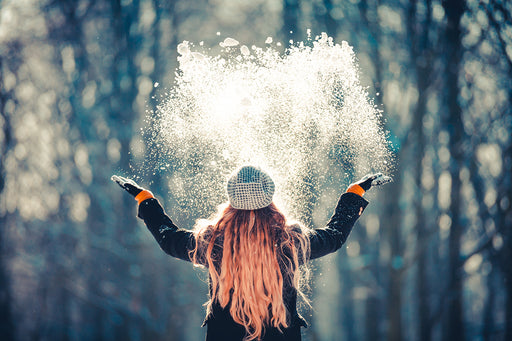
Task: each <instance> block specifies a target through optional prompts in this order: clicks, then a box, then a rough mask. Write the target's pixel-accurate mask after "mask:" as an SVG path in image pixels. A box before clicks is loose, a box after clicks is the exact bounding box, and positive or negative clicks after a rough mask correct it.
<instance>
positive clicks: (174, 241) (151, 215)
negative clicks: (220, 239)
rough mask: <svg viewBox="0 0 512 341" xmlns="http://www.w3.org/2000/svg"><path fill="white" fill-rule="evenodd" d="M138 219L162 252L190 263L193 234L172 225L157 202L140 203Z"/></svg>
mask: <svg viewBox="0 0 512 341" xmlns="http://www.w3.org/2000/svg"><path fill="white" fill-rule="evenodd" d="M138 217H139V218H141V219H142V220H144V223H145V224H146V226H147V227H148V229H149V231H150V232H151V234H152V235H153V237H155V239H156V241H157V242H158V245H160V247H161V248H162V250H164V251H165V252H166V253H167V254H169V255H171V256H173V257H176V258H179V259H183V260H185V261H190V257H189V251H190V250H193V249H194V247H195V239H194V234H193V233H192V232H191V231H189V230H185V229H182V228H179V227H177V226H176V225H174V223H173V222H172V220H171V219H170V218H169V217H168V216H167V214H165V212H164V209H163V208H162V206H161V205H160V203H159V202H158V200H156V199H155V198H152V199H148V200H144V201H143V202H141V203H140V205H139V214H138Z"/></svg>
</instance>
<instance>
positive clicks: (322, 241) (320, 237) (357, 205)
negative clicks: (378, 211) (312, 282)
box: [309, 173, 391, 259]
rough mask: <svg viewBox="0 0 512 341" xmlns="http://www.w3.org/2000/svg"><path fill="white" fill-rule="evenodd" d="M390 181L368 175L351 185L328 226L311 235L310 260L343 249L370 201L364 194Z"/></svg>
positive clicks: (384, 177) (380, 175)
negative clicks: (364, 197) (373, 187)
mask: <svg viewBox="0 0 512 341" xmlns="http://www.w3.org/2000/svg"><path fill="white" fill-rule="evenodd" d="M390 181H391V178H390V177H387V176H384V175H382V174H381V173H377V174H373V175H367V176H365V177H364V178H362V179H361V180H360V181H358V182H356V183H354V184H352V185H350V186H349V187H348V189H347V192H346V193H343V194H342V195H341V197H340V199H339V201H338V204H337V205H336V209H335V210H334V214H333V216H332V217H331V219H330V220H329V222H328V223H327V226H326V227H324V228H317V229H314V230H313V231H312V233H311V234H310V237H309V240H310V243H311V257H310V259H315V258H319V257H322V256H325V255H327V254H329V253H332V252H335V251H337V250H338V249H339V248H341V246H342V245H343V244H344V243H345V241H346V240H347V238H348V235H349V234H350V232H351V231H352V227H353V226H354V224H355V222H356V221H357V219H359V217H360V216H361V214H362V213H363V211H364V209H365V208H366V206H367V205H368V201H366V200H365V199H363V194H364V193H365V192H366V191H367V190H369V189H370V188H371V187H372V186H378V185H383V184H385V183H388V182H390Z"/></svg>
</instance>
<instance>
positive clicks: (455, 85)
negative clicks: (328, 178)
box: [0, 0, 512, 341]
mask: <svg viewBox="0 0 512 341" xmlns="http://www.w3.org/2000/svg"><path fill="white" fill-rule="evenodd" d="M511 15H512V4H511V2H510V1H499V0H486V1H476V0H468V1H463V0H453V1H451V0H450V1H436V0H426V1H414V0H411V1H397V0H381V1H363V0H360V1H358V0H350V1H341V0H312V1H305V0H283V1H279V0H237V1H234V0H209V1H206V0H198V1H190V0H169V1H163V0H122V1H119V0H117V1H116V0H112V1H106V0H75V1H71V0H68V1H66V0H48V1H42V0H41V1H36V0H23V1H18V0H10V1H8V0H6V1H2V2H0V112H1V116H0V157H1V162H0V255H1V258H0V335H1V338H2V340H200V339H201V338H203V336H204V328H203V329H202V328H200V327H199V326H200V324H201V322H202V318H203V315H204V308H203V307H202V304H203V303H204V302H205V301H206V294H207V290H206V289H207V285H206V284H205V281H206V277H207V276H206V274H205V273H204V272H202V271H201V270H197V269H193V268H192V267H191V266H190V265H189V264H186V263H185V262H182V261H178V260H174V259H171V258H169V257H168V256H166V255H165V254H164V253H163V252H162V251H161V250H160V249H159V248H158V246H157V244H156V243H155V242H154V241H153V240H152V237H151V236H150V235H149V233H148V232H147V231H146V230H145V228H144V227H143V226H142V224H141V223H140V222H138V221H137V219H136V217H135V215H136V209H135V202H134V201H133V199H132V198H131V197H129V196H128V195H127V194H125V193H123V192H122V191H121V190H120V189H119V188H117V187H116V186H115V185H114V184H113V183H111V182H110V180H109V179H110V176H111V175H112V174H113V173H121V174H123V175H129V176H141V177H140V178H137V180H140V182H141V184H143V185H147V186H150V187H151V189H152V191H153V192H154V193H155V194H157V196H158V197H159V198H161V200H162V201H163V202H164V204H165V206H166V207H167V210H168V211H172V212H173V216H174V217H175V219H176V220H177V222H179V223H180V225H182V226H184V227H187V228H190V227H191V226H192V225H193V223H194V220H195V219H196V218H197V217H196V216H195V215H194V214H193V213H191V212H189V211H187V210H186V209H185V208H183V207H180V206H179V205H176V202H175V201H174V200H173V194H172V191H171V190H170V185H171V184H170V183H169V179H170V177H171V176H173V177H174V178H176V175H173V174H171V173H172V171H171V170H165V171H164V170H160V168H159V167H155V166H154V164H153V163H151V162H149V163H148V162H147V159H148V158H149V157H150V150H149V149H150V148H152V147H154V146H152V145H150V144H149V143H148V140H147V139H145V138H144V137H143V136H142V134H141V129H143V130H145V129H146V128H147V125H148V124H151V122H148V121H147V120H145V117H146V115H147V113H151V110H154V109H155V106H156V105H157V104H158V103H160V99H161V98H165V95H166V94H165V89H166V88H170V87H171V86H172V84H173V80H174V76H175V70H176V68H177V66H178V65H177V45H178V43H180V42H182V41H183V40H188V41H191V42H195V43H196V44H198V43H199V42H201V41H203V42H204V45H205V46H212V47H213V46H217V45H218V43H219V42H221V41H222V40H223V39H224V38H225V37H233V38H235V39H237V40H238V41H240V42H241V43H243V44H246V45H248V46H251V45H253V44H255V45H258V46H263V45H264V43H265V41H266V39H267V37H273V40H274V42H283V45H284V46H286V45H288V44H289V41H290V40H293V41H294V43H296V42H297V41H303V40H305V39H306V38H307V33H306V29H307V28H310V29H311V32H312V34H313V36H314V35H318V34H320V33H321V32H327V34H328V35H329V36H331V37H334V40H335V42H338V43H340V42H341V41H343V40H346V41H348V42H349V44H350V45H352V46H353V47H354V51H355V53H356V56H357V58H358V62H359V66H360V71H361V82H362V84H363V86H365V87H368V92H369V94H370V97H372V98H374V102H375V104H376V105H377V106H378V107H379V108H380V109H381V110H382V111H383V116H384V118H385V127H384V129H385V130H387V131H389V139H390V140H391V142H392V146H393V152H394V153H395V156H396V165H395V168H394V170H393V174H392V175H393V177H394V179H395V181H394V182H393V183H392V184H390V185H386V186H385V187H383V188H382V189H380V190H378V191H375V192H373V193H369V196H368V198H369V200H370V201H371V205H370V206H369V207H368V209H367V210H366V211H365V214H364V215H363V217H362V218H361V219H360V221H359V223H358V225H357V226H356V228H355V230H354V232H353V235H352V236H351V237H350V238H349V240H348V242H347V244H346V247H344V248H343V249H342V250H340V251H339V252H338V253H336V254H334V255H331V256H328V257H326V258H325V259H323V260H322V261H319V262H315V263H314V264H313V268H314V269H313V279H312V281H311V283H310V284H311V290H310V292H309V297H310V298H311V299H312V303H313V309H310V308H307V307H303V308H302V312H303V315H304V316H305V317H306V319H307V320H308V321H309V323H310V327H309V328H307V329H305V330H304V331H303V338H304V340H310V341H313V340H315V341H316V340H322V341H326V340H511V339H512V261H511V260H512V250H511V245H512V242H511V237H512V229H511V227H512V208H511V205H512V204H511V200H512V176H511V170H512V169H511V168H512V137H511V135H512V114H511V108H512V20H511ZM156 83H158V86H155V85H156ZM153 156H154V155H153ZM148 167H149V169H148ZM150 167H155V168H154V169H151V168H150ZM343 189H344V188H340V191H343ZM334 205H335V202H330V201H326V202H325V203H323V202H322V203H321V204H316V205H313V206H312V208H311V209H312V215H313V219H312V222H316V223H317V224H321V223H322V222H325V221H326V219H327V218H326V217H324V216H323V213H317V212H325V211H331V210H332V209H333V208H334ZM315 217H316V218H315Z"/></svg>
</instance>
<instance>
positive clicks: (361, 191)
mask: <svg viewBox="0 0 512 341" xmlns="http://www.w3.org/2000/svg"><path fill="white" fill-rule="evenodd" d="M347 192H350V193H355V194H357V195H359V196H361V197H362V196H363V194H364V192H365V190H364V189H363V187H361V186H359V185H358V184H353V185H350V186H348V188H347Z"/></svg>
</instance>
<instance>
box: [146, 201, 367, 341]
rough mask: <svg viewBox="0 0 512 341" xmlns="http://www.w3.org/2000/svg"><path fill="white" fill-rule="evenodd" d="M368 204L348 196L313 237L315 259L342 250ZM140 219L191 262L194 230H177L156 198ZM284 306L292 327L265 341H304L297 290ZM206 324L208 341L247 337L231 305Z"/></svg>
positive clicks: (170, 250) (215, 308)
mask: <svg viewBox="0 0 512 341" xmlns="http://www.w3.org/2000/svg"><path fill="white" fill-rule="evenodd" d="M366 205H368V201H366V200H365V199H363V198H362V197H360V196H359V195H357V194H354V193H344V194H343V195H342V196H341V197H340V200H339V201H338V205H337V206H336V209H335V211H334V215H333V216H332V218H331V219H330V220H329V222H328V223H327V226H326V227H324V228H318V229H314V230H313V231H312V233H311V234H310V237H309V239H310V243H311V257H310V259H315V258H319V257H322V256H325V255H327V254H329V253H332V252H334V251H336V250H338V249H339V248H340V247H341V246H342V245H343V244H344V243H345V241H346V240H347V237H348V235H349V234H350V231H351V230H352V227H353V226H354V223H355V222H356V220H357V219H358V218H359V216H360V213H362V211H363V210H364V209H365V207H366ZM138 216H139V218H141V219H143V220H144V223H145V224H146V226H147V227H148V229H149V231H151V234H153V236H154V237H155V239H156V241H157V242H158V244H159V245H160V247H161V248H162V250H164V251H165V252H166V253H167V254H169V255H171V256H173V257H176V258H179V259H183V260H185V261H190V258H189V251H190V250H192V249H194V247H195V240H194V236H193V234H192V232H191V231H189V230H186V229H182V228H179V227H177V226H176V225H175V224H174V223H173V222H172V221H171V219H170V218H169V217H168V216H167V215H166V214H165V212H164V210H163V208H162V206H161V205H160V203H159V202H158V200H156V199H148V200H145V201H143V202H142V203H141V204H140V205H139V214H138ZM283 298H284V303H285V306H286V308H287V309H288V311H289V312H290V314H291V316H292V319H291V324H290V326H289V327H288V328H286V329H285V330H284V331H283V333H280V332H279V331H278V330H277V329H276V328H267V329H266V332H265V336H264V338H263V340H264V341H297V340H301V336H300V327H301V326H304V327H305V326H306V322H305V321H304V319H303V318H302V317H301V316H300V315H299V314H298V313H297V307H296V304H297V291H296V290H295V289H294V288H293V287H292V286H291V285H286V283H285V285H284V288H283ZM203 325H207V326H208V330H207V333H206V341H241V340H242V339H243V337H244V336H245V329H244V327H243V326H241V325H239V324H237V323H235V322H234V321H233V319H232V318H231V315H230V314H229V306H228V307H227V308H226V309H223V308H222V307H221V306H220V305H219V304H215V303H214V304H213V305H212V311H211V313H210V314H209V316H207V317H206V319H205V322H204V323H203Z"/></svg>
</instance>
